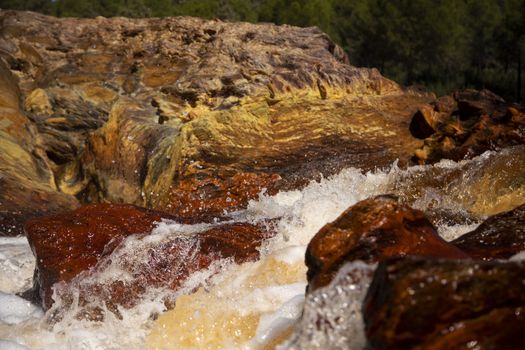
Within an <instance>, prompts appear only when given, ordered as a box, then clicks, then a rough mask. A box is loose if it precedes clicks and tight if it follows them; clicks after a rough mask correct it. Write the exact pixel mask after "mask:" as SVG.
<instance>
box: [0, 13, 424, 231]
mask: <svg viewBox="0 0 525 350" xmlns="http://www.w3.org/2000/svg"><path fill="white" fill-rule="evenodd" d="M0 26H1V31H0V35H1V38H0V65H1V66H2V67H3V68H2V69H3V71H2V72H4V71H5V72H6V74H4V73H2V81H1V85H2V86H1V89H2V91H8V94H7V95H5V96H10V97H9V101H11V102H5V101H4V99H3V100H2V101H3V102H2V103H4V104H5V103H7V105H6V106H7V107H9V108H10V109H9V111H10V112H9V113H11V114H13V113H15V112H16V113H15V114H16V120H15V119H12V118H15V117H9V118H11V119H12V121H11V122H10V123H12V124H13V125H16V127H15V129H16V130H15V129H14V128H13V127H8V126H6V122H5V121H4V120H5V118H2V120H3V121H4V122H2V124H1V125H0V128H2V130H4V132H3V133H2V134H0V138H1V142H0V144H2V147H3V148H6V147H5V145H7V144H9V145H11V144H12V145H11V146H9V147H8V149H6V150H5V152H2V153H4V154H3V155H2V157H4V158H9V159H18V158H20V157H19V155H21V154H23V161H24V162H25V163H27V164H26V165H27V166H25V165H24V166H21V165H20V164H15V162H12V161H10V160H5V159H4V158H2V160H0V161H1V163H0V164H2V167H3V168H2V170H3V172H4V173H5V175H4V174H3V177H2V180H0V181H4V182H5V183H4V184H2V185H5V186H4V187H3V188H8V190H6V191H2V193H0V203H1V204H0V205H1V206H2V207H1V208H0V209H1V211H2V213H5V215H4V214H2V215H4V219H3V220H4V221H6V220H8V221H9V220H10V222H11V221H12V222H13V225H15V227H16V229H15V231H16V232H17V233H20V227H21V225H20V222H21V221H23V220H25V218H26V217H27V215H25V214H24V213H35V214H39V213H40V211H42V210H43V209H40V208H44V207H48V206H46V205H42V202H47V201H49V202H52V203H53V205H52V207H55V208H56V209H69V208H70V207H72V206H76V205H78V204H77V201H80V202H82V203H92V202H113V203H132V204H136V205H140V206H143V207H149V208H154V209H158V210H162V211H166V212H170V213H173V214H175V215H178V216H179V217H183V218H184V220H185V221H187V222H192V221H202V220H206V221H209V220H211V219H212V218H214V217H221V216H223V215H224V212H225V211H231V210H235V209H238V208H242V207H243V206H245V205H246V202H247V201H248V200H249V199H252V198H254V197H255V196H256V195H257V194H258V193H259V192H260V191H261V190H263V189H264V188H266V189H267V191H268V192H269V193H273V192H275V191H277V190H279V189H291V188H297V187H300V186H302V185H304V184H305V183H307V182H308V181H310V180H311V179H312V178H316V177H319V176H320V174H323V175H330V174H333V173H335V172H337V171H338V170H340V169H342V168H344V167H348V166H356V167H362V168H364V169H370V168H374V167H378V166H384V165H387V164H390V163H391V162H392V161H394V160H395V159H396V158H399V159H401V160H407V159H409V157H410V155H411V154H412V152H413V150H414V149H415V148H417V147H419V146H420V145H421V141H419V140H417V139H416V138H413V137H412V136H411V135H410V132H409V131H408V125H409V122H410V117H411V116H412V115H413V114H414V112H415V111H416V110H417V108H418V106H421V105H423V104H424V103H426V102H428V101H430V99H431V97H430V96H429V95H427V94H420V93H418V92H410V91H406V90H404V89H402V88H400V87H399V86H398V85H397V84H395V83H393V82H392V81H389V80H387V79H385V78H383V77H382V76H381V75H380V74H379V73H378V71H377V70H374V69H364V68H355V67H352V66H350V65H348V64H347V62H348V59H347V57H346V56H345V55H344V54H343V53H342V50H341V49H340V48H338V47H337V46H336V45H335V44H334V43H333V42H332V41H331V40H330V39H329V38H328V37H327V36H326V34H324V33H322V32H321V31H319V30H318V29H317V28H297V27H291V26H275V25H271V24H257V25H255V24H249V23H226V22H222V21H218V20H213V21H206V20H201V19H196V18H188V17H178V18H164V19H125V18H111V19H106V18H102V17H98V18H96V19H71V18H61V19H57V18H52V17H46V16H43V15H39V14H35V13H28V12H14V11H0ZM5 77H10V78H9V79H7V80H6V79H4V78H5ZM7 107H6V108H7ZM2 113H4V114H6V113H8V110H7V109H3V110H2ZM6 115H7V114H6ZM17 130H19V131H17ZM20 132H23V133H25V134H24V135H21V134H20ZM5 140H9V143H6V141H5ZM400 140H402V142H401V141H400ZM20 152H22V153H20ZM25 163H24V164H25ZM20 169H24V170H23V172H28V173H27V174H21V173H23V172H21V171H20ZM22 175H23V176H22ZM11 178H13V180H11ZM6 179H7V180H6ZM17 186H22V187H24V191H23V193H24V196H27V197H29V196H31V195H30V194H31V193H32V194H33V195H32V196H37V197H38V196H41V197H42V199H37V200H34V201H31V200H29V198H28V200H27V201H25V200H24V199H23V198H21V199H18V198H17V197H16V196H13V195H11V194H10V193H13V192H15V191H18V190H17V188H19V187H17ZM48 197H49V198H48ZM51 197H53V198H52V199H51ZM22 208H23V209H22ZM51 209H52V208H51V207H48V208H46V210H51ZM20 210H22V211H24V213H22V214H21V215H20V217H19V216H17V215H18V214H16V213H17V212H18V211H20ZM28 215H29V216H32V215H34V214H28Z"/></svg>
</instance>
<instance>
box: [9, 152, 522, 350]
mask: <svg viewBox="0 0 525 350" xmlns="http://www.w3.org/2000/svg"><path fill="white" fill-rule="evenodd" d="M524 151H525V148H524V147H515V148H512V149H506V150H503V151H501V152H499V153H494V152H487V153H485V154H483V155H481V156H479V157H477V158H475V159H473V160H467V161H461V162H452V161H442V162H440V163H437V164H435V165H433V166H414V167H411V168H408V169H399V168H398V167H397V165H396V164H393V165H392V166H391V167H390V168H389V169H380V170H376V171H373V172H367V173H364V172H363V171H361V170H360V169H355V168H348V169H344V170H343V171H341V172H340V173H339V174H337V175H334V176H332V177H329V178H324V179H322V180H320V181H317V182H314V181H312V182H311V183H310V184H309V185H308V186H306V187H305V188H303V189H302V190H296V191H288V192H280V193H278V194H276V195H274V196H268V195H266V194H265V193H264V191H263V192H262V193H261V194H260V195H259V198H258V200H255V201H251V202H250V203H249V205H248V208H247V209H246V210H242V211H239V212H236V213H232V214H231V220H232V221H238V222H240V221H242V222H251V223H260V222H263V221H264V222H266V221H267V219H273V220H272V222H273V224H272V225H274V226H273V227H272V229H274V230H276V231H277V235H276V236H274V237H273V238H271V239H269V240H267V241H266V242H265V243H264V244H263V246H262V247H261V259H260V260H259V261H257V262H250V263H244V264H241V265H237V264H235V263H233V262H231V261H228V260H222V261H218V262H216V263H215V264H213V265H212V266H211V267H210V268H209V269H207V270H204V271H199V272H197V273H195V274H193V275H192V276H191V277H190V278H189V280H188V281H187V282H186V283H185V285H184V286H183V287H182V288H181V290H179V291H177V292H172V291H167V290H163V289H152V290H150V291H149V292H148V294H147V295H145V296H144V297H143V299H142V300H141V302H140V303H139V304H138V305H137V306H135V307H133V308H132V309H121V310H120V316H121V317H117V316H115V315H114V314H113V313H111V312H106V314H105V315H106V316H105V319H104V320H103V321H102V322H92V321H87V320H79V319H78V317H76V316H77V315H78V313H79V311H81V310H79V308H80V307H79V306H78V304H75V303H74V302H73V304H71V303H68V304H67V305H66V304H65V303H64V302H63V301H62V300H60V298H57V300H55V304H54V306H53V308H52V309H51V310H49V311H48V312H47V313H44V312H42V310H41V309H40V308H38V307H37V306H35V305H31V304H30V303H28V302H27V301H25V300H23V299H21V298H19V297H17V296H16V293H18V292H21V291H24V290H25V289H27V288H28V287H29V286H30V285H31V283H32V281H31V279H32V274H33V268H34V257H33V255H32V253H31V250H30V248H29V246H28V244H27V241H26V239H25V238H23V237H15V238H7V237H5V238H0V349H2V350H3V349H33V350H36V349H57V350H66V349H75V350H76V349H80V350H82V349H86V350H94V349H97V350H98V349H127V350H134V349H137V350H138V349H159V350H160V349H253V350H259V349H273V348H276V347H277V348H278V349H280V350H284V349H324V350H330V349H355V350H360V349H362V348H363V346H364V337H363V333H362V319H361V316H360V302H361V300H362V298H363V296H364V294H365V293H366V289H367V287H368V284H369V282H370V275H371V273H372V272H373V269H374V266H370V265H365V264H363V263H360V262H356V263H352V264H348V265H346V266H344V267H343V269H342V271H340V274H339V275H338V277H337V278H336V280H334V282H333V283H332V285H330V286H328V287H326V288H323V289H320V290H318V291H316V292H315V293H312V294H310V295H308V297H306V298H305V295H304V290H305V286H306V277H305V272H306V267H305V266H304V252H305V249H306V245H307V244H308V242H309V241H310V239H311V238H312V237H313V235H315V233H316V232H317V231H318V230H319V229H320V228H321V227H322V226H323V225H325V224H326V223H328V222H331V221H333V220H334V219H336V218H337V217H338V216H339V215H340V213H341V212H343V211H344V210H345V209H347V208H348V207H349V206H351V205H352V204H354V203H356V202H357V201H359V200H362V199H365V198H368V197H370V196H374V195H378V194H384V193H394V194H396V195H398V196H399V197H400V199H401V200H402V201H404V202H406V203H409V204H410V205H412V206H413V207H415V208H418V209H421V210H424V211H425V212H427V213H428V215H429V216H430V217H431V218H432V220H433V221H434V223H435V224H436V226H437V227H438V232H439V233H440V235H442V236H443V237H444V238H445V239H446V240H451V239H454V238H456V237H458V236H460V235H461V234H463V233H465V232H468V231H470V230H472V229H474V228H475V227H476V226H477V225H478V224H479V223H480V221H481V220H483V219H484V218H485V217H486V216H487V215H490V214H494V213H497V212H501V211H504V210H508V209H511V208H513V207H515V206H517V205H519V204H521V203H523V202H525V168H524V167H523V166H522V165H523V164H525V152H524ZM208 227H209V224H200V225H181V224H178V223H176V222H170V221H164V222H161V223H159V225H158V226H157V227H156V228H155V229H154V230H153V232H152V234H151V235H150V236H148V237H147V238H146V239H139V238H137V237H129V238H128V239H127V240H126V242H125V245H124V248H123V249H121V250H119V252H118V253H115V254H114V255H115V256H113V257H112V259H111V260H112V261H113V263H112V264H110V265H109V266H106V267H105V268H104V269H101V271H99V272H97V273H96V274H94V275H93V276H91V277H89V279H90V280H89V281H82V283H108V282H111V281H115V280H119V279H125V278H126V273H129V271H126V270H125V269H123V268H122V261H123V258H122V257H123V256H126V257H129V256H133V257H134V259H138V261H140V259H142V255H141V252H144V251H147V250H148V249H149V248H152V247H153V248H154V247H155V246H156V245H159V244H162V242H165V241H166V240H168V239H169V238H170V237H172V236H173V235H185V234H188V233H194V232H198V231H201V230H204V229H206V228H208ZM144 259H146V257H144ZM349 271H352V273H350V274H349V273H348V272H349ZM356 276H357V277H356ZM195 290H197V291H196V292H193V291H195ZM166 296H170V297H176V298H177V299H176V300H177V301H176V304H177V306H176V308H175V309H173V310H171V311H167V312H165V310H164V303H163V302H162V300H163V299H164V298H165V297H166ZM91 303H93V305H96V306H102V307H103V305H104V301H103V300H92V301H91ZM303 310H304V312H303ZM57 313H59V314H60V315H61V317H60V320H59V321H57V318H56V317H54V318H53V317H51V316H52V315H54V316H56V314H57ZM301 314H302V317H301ZM319 317H322V318H323V322H321V323H320V322H316V320H317V319H319ZM279 344H280V345H279Z"/></svg>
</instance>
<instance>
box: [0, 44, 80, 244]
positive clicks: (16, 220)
mask: <svg viewBox="0 0 525 350" xmlns="http://www.w3.org/2000/svg"><path fill="white" fill-rule="evenodd" d="M0 42H2V40H0ZM0 52H1V49H0ZM20 100H21V92H20V89H19V87H18V84H17V79H16V77H15V76H14V75H13V74H12V73H11V71H10V70H9V69H8V68H7V66H6V65H5V63H4V62H3V61H2V60H0V236H1V235H13V236H14V235H17V234H20V233H21V232H23V222H24V221H25V220H26V219H27V218H29V217H32V216H36V215H42V214H47V213H53V212H56V211H60V210H63V208H71V207H75V206H77V205H78V203H77V200H76V199H75V197H73V196H70V195H66V194H64V193H60V192H59V191H57V186H56V184H55V176H54V173H53V172H52V170H51V167H50V164H49V163H50V162H49V160H48V158H47V156H46V153H45V150H44V149H43V148H42V147H41V142H40V141H41V138H40V135H39V133H38V131H37V128H36V127H35V125H34V124H33V123H32V122H31V121H30V120H29V119H28V118H27V117H26V116H25V115H24V112H23V106H22V105H21V103H20Z"/></svg>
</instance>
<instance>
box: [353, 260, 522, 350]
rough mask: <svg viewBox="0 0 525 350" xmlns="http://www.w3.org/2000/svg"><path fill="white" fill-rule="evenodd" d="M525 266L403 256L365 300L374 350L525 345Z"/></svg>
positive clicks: (378, 276)
mask: <svg viewBox="0 0 525 350" xmlns="http://www.w3.org/2000/svg"><path fill="white" fill-rule="evenodd" d="M524 290H525V264H524V263H523V262H520V263H515V262H513V263H502V262H495V261H494V262H479V261H472V260H467V261H459V260H424V259H417V258H403V259H401V258H397V259H389V260H386V261H383V262H381V263H380V264H379V266H378V268H377V270H376V272H375V274H374V278H373V281H372V284H371V285H370V288H369V290H368V293H367V296H366V298H365V301H364V304H363V315H364V320H365V325H366V335H367V338H368V342H369V346H368V348H370V349H375V350H380V349H432V350H448V349H471V348H479V349H509V350H510V349H522V348H523V347H524V346H525V334H524V333H523V329H524V326H525V315H524V310H525V293H524Z"/></svg>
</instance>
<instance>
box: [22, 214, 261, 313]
mask: <svg viewBox="0 0 525 350" xmlns="http://www.w3.org/2000/svg"><path fill="white" fill-rule="evenodd" d="M163 219H164V220H169V219H173V217H170V216H169V215H166V214H163V213H160V212H155V211H152V210H147V209H143V208H139V207H135V206H132V205H123V204H92V205H88V206H84V207H81V208H80V209H77V210H75V211H73V212H67V213H64V214H60V215H56V216H51V217H42V218H38V219H33V220H31V221H30V222H29V223H28V224H26V231H27V236H28V239H29V243H30V245H31V248H32V250H33V252H34V253H35V256H36V257H37V264H36V270H35V277H34V292H35V293H36V297H37V300H38V299H41V300H42V305H43V307H44V308H45V309H48V308H50V307H51V305H52V303H53V299H61V300H62V305H61V307H62V308H64V307H69V305H68V304H71V303H78V306H79V307H83V306H86V309H87V311H85V313H86V316H87V317H90V318H99V317H102V316H101V315H99V314H100V311H99V310H98V306H97V307H96V309H97V310H95V311H93V310H91V311H90V310H89V309H90V300H97V299H99V300H103V303H104V304H105V307H106V308H107V309H109V310H111V311H114V312H117V313H118V310H117V307H118V306H124V307H128V308H129V307H132V306H134V305H136V303H137V301H138V300H139V299H140V297H141V296H142V295H143V294H145V293H147V292H148V290H149V289H154V288H166V289H168V290H176V289H177V288H178V287H180V286H181V285H182V284H183V282H184V281H185V279H187V278H188V276H189V275H191V273H193V272H196V271H199V270H202V269H205V268H207V267H209V266H210V264H212V263H213V262H214V261H216V260H220V259H225V258H232V259H233V261H235V262H238V263H241V262H244V261H250V260H255V259H256V258H257V256H258V251H257V248H258V247H259V245H260V244H261V242H262V240H263V239H265V238H269V237H270V236H271V233H269V231H268V230H267V229H265V228H264V227H259V226H256V225H251V224H245V223H232V224H221V225H218V226H210V227H206V226H205V227H203V228H202V229H201V230H198V231H197V232H190V233H186V234H184V233H179V234H177V232H173V234H172V235H170V236H165V237H164V236H163V235H155V234H151V231H152V230H153V228H155V227H157V225H159V224H160V223H161V221H162V220H163ZM201 231H202V232H201ZM132 235H135V236H134V237H130V239H128V240H125V238H127V237H129V236H132ZM129 245H131V247H129ZM112 265H113V266H112ZM115 268H118V269H119V271H120V272H119V274H117V275H115V276H111V277H108V278H107V279H104V278H101V279H99V280H96V279H93V278H90V275H102V274H104V272H105V270H107V269H109V270H111V269H115ZM56 283H59V285H55V284H56ZM54 285H55V286H54ZM53 293H55V295H53ZM75 293H79V294H78V295H76V296H75V295H74V294H75ZM75 299H77V300H75ZM166 303H167V306H168V307H172V306H173V304H172V303H171V304H170V301H169V300H167V301H166ZM64 304H66V305H64ZM75 306H77V305H75Z"/></svg>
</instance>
